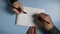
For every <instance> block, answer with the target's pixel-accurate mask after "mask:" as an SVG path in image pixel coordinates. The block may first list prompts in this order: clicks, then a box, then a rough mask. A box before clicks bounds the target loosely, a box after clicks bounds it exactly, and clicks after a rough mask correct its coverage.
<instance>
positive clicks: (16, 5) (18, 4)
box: [12, 1, 24, 14]
mask: <svg viewBox="0 0 60 34" xmlns="http://www.w3.org/2000/svg"><path fill="white" fill-rule="evenodd" d="M12 6H14V7H16V8H20V9H21V10H22V11H20V12H19V11H18V10H17V9H15V8H13V9H12V10H13V11H14V12H15V13H16V14H21V13H22V12H23V10H24V9H23V6H22V5H21V3H20V2H18V1H15V2H14V3H13V4H12Z"/></svg>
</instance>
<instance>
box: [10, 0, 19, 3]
mask: <svg viewBox="0 0 60 34" xmlns="http://www.w3.org/2000/svg"><path fill="white" fill-rule="evenodd" d="M15 1H18V0H10V3H14V2H15Z"/></svg>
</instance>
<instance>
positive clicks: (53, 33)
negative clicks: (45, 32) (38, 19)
mask: <svg viewBox="0 0 60 34" xmlns="http://www.w3.org/2000/svg"><path fill="white" fill-rule="evenodd" d="M50 32H51V34H60V32H59V30H58V29H57V28H56V27H55V26H54V27H53V28H52V29H51V30H50Z"/></svg>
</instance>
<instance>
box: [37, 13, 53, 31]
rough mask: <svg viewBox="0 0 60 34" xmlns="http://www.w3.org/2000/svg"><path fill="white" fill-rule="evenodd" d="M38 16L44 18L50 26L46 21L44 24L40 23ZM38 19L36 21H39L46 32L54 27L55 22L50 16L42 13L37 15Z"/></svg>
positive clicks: (39, 23)
mask: <svg viewBox="0 0 60 34" xmlns="http://www.w3.org/2000/svg"><path fill="white" fill-rule="evenodd" d="M38 16H40V17H42V18H43V19H44V20H45V21H47V22H49V23H50V24H48V23H46V22H44V21H43V22H41V21H39V20H38V18H37V17H38ZM37 17H36V20H37V22H38V25H39V26H41V27H43V28H45V29H46V30H50V29H52V28H53V27H54V25H53V22H52V20H51V18H50V16H49V15H48V14H45V13H40V14H38V15H37Z"/></svg>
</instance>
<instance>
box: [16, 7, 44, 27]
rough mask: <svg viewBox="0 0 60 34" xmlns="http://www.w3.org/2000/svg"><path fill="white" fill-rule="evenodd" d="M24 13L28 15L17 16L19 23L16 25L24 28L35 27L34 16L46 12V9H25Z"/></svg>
mask: <svg viewBox="0 0 60 34" xmlns="http://www.w3.org/2000/svg"><path fill="white" fill-rule="evenodd" d="M23 8H24V11H25V12H26V13H27V14H24V13H22V14H19V15H18V16H17V22H16V25H23V26H35V24H34V22H33V17H32V16H33V15H34V14H38V13H41V12H45V9H39V8H32V7H23Z"/></svg>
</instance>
